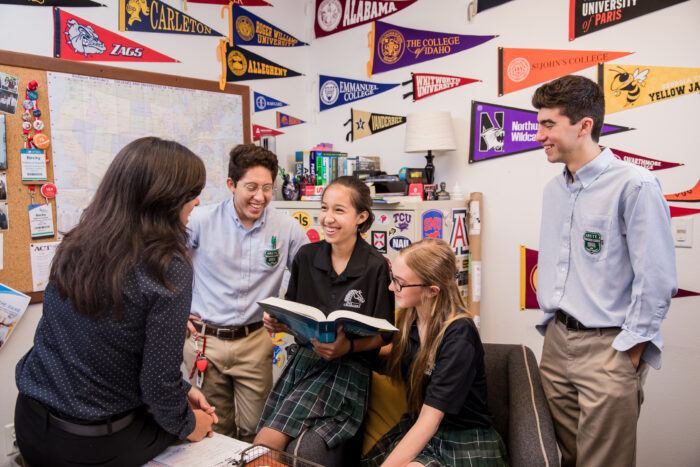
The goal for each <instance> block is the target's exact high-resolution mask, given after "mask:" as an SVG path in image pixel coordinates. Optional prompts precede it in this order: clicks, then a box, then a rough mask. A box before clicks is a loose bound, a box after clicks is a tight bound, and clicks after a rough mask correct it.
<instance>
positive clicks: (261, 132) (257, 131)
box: [253, 124, 284, 141]
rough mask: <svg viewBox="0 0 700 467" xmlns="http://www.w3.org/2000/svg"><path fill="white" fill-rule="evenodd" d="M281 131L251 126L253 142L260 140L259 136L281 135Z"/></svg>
mask: <svg viewBox="0 0 700 467" xmlns="http://www.w3.org/2000/svg"><path fill="white" fill-rule="evenodd" d="M283 134H284V133H283V132H281V131H277V130H273V129H272V128H267V127H264V126H261V125H256V124H253V141H258V140H260V137H261V136H277V135H283Z"/></svg>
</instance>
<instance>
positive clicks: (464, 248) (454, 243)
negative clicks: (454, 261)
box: [450, 208, 469, 256]
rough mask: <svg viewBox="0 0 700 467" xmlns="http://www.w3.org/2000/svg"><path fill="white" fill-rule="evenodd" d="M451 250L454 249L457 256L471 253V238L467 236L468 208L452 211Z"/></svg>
mask: <svg viewBox="0 0 700 467" xmlns="http://www.w3.org/2000/svg"><path fill="white" fill-rule="evenodd" d="M450 248H452V250H453V251H454V252H455V255H456V256H462V255H466V254H467V253H469V237H468V236H467V208H459V209H453V210H452V232H450Z"/></svg>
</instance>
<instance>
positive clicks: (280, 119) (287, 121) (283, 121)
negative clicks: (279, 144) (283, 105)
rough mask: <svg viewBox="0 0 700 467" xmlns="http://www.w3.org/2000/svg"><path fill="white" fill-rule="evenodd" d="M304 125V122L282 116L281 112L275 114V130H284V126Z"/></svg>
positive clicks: (289, 116)
mask: <svg viewBox="0 0 700 467" xmlns="http://www.w3.org/2000/svg"><path fill="white" fill-rule="evenodd" d="M302 123H306V122H305V121H304V120H301V119H298V118H296V117H292V116H291V115H287V114H283V113H282V112H277V128H284V127H286V126H292V125H301V124H302Z"/></svg>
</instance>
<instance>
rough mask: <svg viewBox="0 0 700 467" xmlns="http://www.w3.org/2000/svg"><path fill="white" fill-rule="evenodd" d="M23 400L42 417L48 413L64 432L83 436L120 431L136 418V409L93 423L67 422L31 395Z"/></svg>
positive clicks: (50, 420)
mask: <svg viewBox="0 0 700 467" xmlns="http://www.w3.org/2000/svg"><path fill="white" fill-rule="evenodd" d="M24 399H25V401H27V403H28V404H29V406H30V407H31V408H32V410H34V412H36V413H37V414H38V415H41V416H42V417H46V416H47V415H48V421H49V423H50V424H51V425H53V426H55V427H56V428H58V429H60V430H63V431H65V432H66V433H71V434H73V435H78V436H85V437H91V438H94V437H98V436H109V435H111V434H113V433H117V432H119V431H122V430H123V429H124V428H126V427H128V426H129V425H131V422H133V421H134V418H136V410H132V411H131V412H129V413H128V414H126V415H124V416H123V417H121V418H118V419H116V420H106V421H101V422H97V423H96V424H94V425H84V424H81V423H75V422H69V421H68V420H64V419H62V418H60V417H58V416H56V415H54V414H52V413H51V412H50V411H49V410H48V409H47V408H46V406H45V405H44V404H42V403H41V402H39V401H37V400H34V399H32V398H31V397H27V396H24Z"/></svg>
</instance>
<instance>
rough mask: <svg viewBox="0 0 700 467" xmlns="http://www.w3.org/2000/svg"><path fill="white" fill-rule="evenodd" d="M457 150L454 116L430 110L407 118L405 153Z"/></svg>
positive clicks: (445, 112) (409, 115)
mask: <svg viewBox="0 0 700 467" xmlns="http://www.w3.org/2000/svg"><path fill="white" fill-rule="evenodd" d="M455 149H457V143H456V142H455V132H454V128H453V127H452V115H450V113H449V112H447V111H445V110H430V111H426V112H416V113H412V114H408V116H407V117H406V140H405V145H404V151H405V152H426V151H454V150H455Z"/></svg>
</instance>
